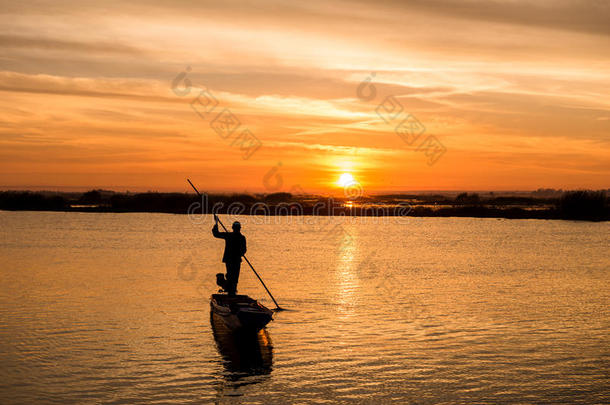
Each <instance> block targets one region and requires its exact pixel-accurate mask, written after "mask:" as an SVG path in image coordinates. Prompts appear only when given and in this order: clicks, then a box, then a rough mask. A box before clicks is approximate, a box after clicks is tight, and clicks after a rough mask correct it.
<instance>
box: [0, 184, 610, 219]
mask: <svg viewBox="0 0 610 405" xmlns="http://www.w3.org/2000/svg"><path fill="white" fill-rule="evenodd" d="M547 194H548V193H547ZM355 202H356V204H352V202H350V203H349V204H348V202H347V201H346V199H329V198H327V197H322V196H294V195H292V194H290V193H271V194H231V195H227V194H209V195H207V196H206V200H205V201H202V200H201V199H200V198H199V197H196V196H194V195H193V194H187V193H157V192H147V193H115V192H112V191H106V190H91V191H87V192H85V193H51V192H30V191H23V192H17V191H3V192H0V209H2V210H12V211H18V210H34V211H88V212H162V213H176V214H184V213H187V212H190V213H195V214H201V213H210V212H212V209H215V210H216V212H218V213H221V214H222V213H227V212H231V213H233V214H245V215H247V214H257V215H356V216H383V215H409V216H421V217H429V216H437V217H489V218H541V219H571V220H590V221H604V220H610V207H609V204H610V201H609V199H608V197H607V196H606V192H605V191H591V190H579V191H564V192H562V193H561V194H560V196H559V197H554V198H535V197H524V196H497V195H495V194H493V193H489V194H485V195H480V194H478V193H460V194H458V195H457V196H455V197H454V198H452V197H449V196H444V195H441V194H432V195H430V194H428V195H416V194H387V195H378V196H369V197H362V198H360V199H358V200H357V201H355ZM396 206H401V207H402V208H401V209H400V210H392V209H388V207H396ZM407 207H408V209H407Z"/></svg>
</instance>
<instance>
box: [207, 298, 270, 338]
mask: <svg viewBox="0 0 610 405" xmlns="http://www.w3.org/2000/svg"><path fill="white" fill-rule="evenodd" d="M210 308H211V311H212V312H213V313H214V314H216V315H217V316H218V317H219V318H220V319H221V320H222V321H223V322H224V324H225V325H226V326H227V327H228V328H229V329H231V330H249V331H254V332H257V331H259V330H261V329H262V328H264V327H265V326H266V325H267V324H268V323H269V322H270V321H271V320H272V319H273V311H271V310H270V309H269V308H267V307H265V306H263V305H261V304H260V303H259V302H258V301H256V300H254V299H252V298H250V297H248V296H247V295H235V296H229V295H226V294H212V297H211V299H210Z"/></svg>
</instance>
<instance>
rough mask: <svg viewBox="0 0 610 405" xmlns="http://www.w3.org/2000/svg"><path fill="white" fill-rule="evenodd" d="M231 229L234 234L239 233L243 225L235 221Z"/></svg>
mask: <svg viewBox="0 0 610 405" xmlns="http://www.w3.org/2000/svg"><path fill="white" fill-rule="evenodd" d="M231 228H233V232H239V231H241V224H240V223H239V221H235V222H233V225H232V226H231Z"/></svg>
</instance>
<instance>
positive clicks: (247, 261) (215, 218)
mask: <svg viewBox="0 0 610 405" xmlns="http://www.w3.org/2000/svg"><path fill="white" fill-rule="evenodd" d="M186 181H188V182H189V184H190V185H191V187H193V190H195V192H196V193H197V195H198V196H199V197H201V193H200V192H199V190H197V187H195V185H194V184H193V183H192V182H191V180H189V179H186ZM214 220H216V222H218V223H220V225H221V226H222V229H224V230H225V232H229V231H228V230H227V228H226V227H225V225H224V224H223V223H222V221H221V220H220V218H218V217H217V216H216V214H214ZM243 257H244V259H245V260H246V263H248V265H249V266H250V268H251V269H252V271H253V272H254V274H256V277H258V280H259V281H260V282H261V284H262V285H263V287H265V290H266V291H267V294H269V296H270V297H271V299H272V300H273V303H274V304H275V306H276V310H282V309H283V308H280V306H279V304H278V303H277V301H276V300H275V298H273V294H271V291H269V289H268V288H267V286H266V285H265V282H264V281H263V279H262V278H261V276H259V275H258V273H257V271H256V270H254V266H252V263H250V260H248V258H247V257H246V255H243Z"/></svg>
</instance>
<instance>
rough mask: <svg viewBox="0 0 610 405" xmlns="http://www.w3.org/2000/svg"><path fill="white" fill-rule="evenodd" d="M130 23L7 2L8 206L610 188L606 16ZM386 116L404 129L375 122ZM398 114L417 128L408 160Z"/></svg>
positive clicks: (577, 11)
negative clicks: (176, 195)
mask: <svg viewBox="0 0 610 405" xmlns="http://www.w3.org/2000/svg"><path fill="white" fill-rule="evenodd" d="M124 3H125V2H120V1H104V2H100V3H99V5H95V4H94V2H82V1H55V2H44V3H43V4H39V2H32V1H21V2H4V1H3V2H2V7H1V8H0V13H1V14H0V22H1V24H0V48H2V53H1V54H0V92H1V94H2V97H1V98H0V188H2V189H6V188H12V189H15V188H23V189H26V188H30V189H40V188H44V189H55V190H57V189H63V190H69V189H90V188H107V189H114V190H126V189H127V190H132V191H138V190H160V191H168V190H176V191H187V190H188V191H190V190H189V186H188V184H187V183H186V182H185V180H184V179H185V177H191V178H192V179H193V180H194V181H195V182H196V183H197V184H198V185H199V186H200V188H201V189H203V190H209V191H218V190H224V191H229V190H231V191H240V192H241V191H268V192H271V191H280V190H282V191H290V190H292V189H295V188H296V189H301V190H303V191H305V192H320V191H322V192H326V191H331V190H332V187H336V181H337V179H338V177H339V175H340V174H341V173H344V172H349V173H351V174H352V175H353V176H354V178H355V179H356V180H357V181H359V182H360V183H361V184H362V187H363V189H364V190H365V192H371V193H373V192H380V191H390V190H394V191H398V190H484V189H487V190H507V189H520V190H524V189H536V188H538V187H554V188H564V189H566V188H583V187H584V188H608V187H610V181H609V179H610V80H609V78H610V52H608V50H610V24H608V21H610V3H607V2H602V1H594V0H591V1H571V0H555V1H546V0H540V1H536V2H531V1H524V0H511V1H508V0H507V1H486V0H485V1H483V0H480V1H479V0H426V1H424V0H415V1H411V0H405V1H335V0H329V1H318V0H310V1H307V2H286V1H256V2H233V1H221V2H219V1H169V0H156V1H146V2H143V1H131V2H129V4H128V5H127V4H124ZM102 4H103V6H102ZM187 66H190V68H191V70H190V72H188V74H187V76H186V78H187V79H188V80H190V83H191V87H190V91H187V90H184V88H183V85H184V81H182V80H178V79H181V77H179V78H178V79H177V80H178V81H180V82H181V83H182V84H180V86H179V87H178V88H176V89H175V91H173V90H172V81H173V80H174V79H175V78H176V77H177V76H178V75H179V74H180V73H181V72H185V69H186V67H187ZM373 72H374V74H375V76H374V78H372V82H371V83H373V85H374V86H375V89H376V94H375V97H362V98H359V97H358V96H357V89H358V86H359V84H360V83H361V82H362V81H363V80H365V79H366V78H367V77H371V73H373ZM202 89H207V90H208V91H209V93H210V94H212V95H213V96H214V97H215V98H216V100H217V102H218V105H217V106H216V108H215V110H214V111H212V112H211V113H209V114H208V116H207V117H201V116H199V115H198V114H197V113H196V112H195V111H194V110H193V109H192V108H191V104H190V103H191V101H192V100H193V99H194V98H195V97H197V95H199V94H200V93H201V91H202ZM182 90H184V93H188V94H185V95H179V94H182V93H181V91H182ZM367 90H368V88H367ZM176 93H178V94H176ZM362 94H363V93H361V95H362ZM366 94H367V95H368V94H369V93H368V92H367V93H366ZM389 96H393V97H394V98H393V99H390V100H394V101H395V102H398V103H400V105H402V107H403V111H402V114H401V115H398V116H397V117H396V118H395V119H394V120H391V119H390V120H388V122H385V121H384V119H383V118H382V117H381V116H380V115H378V113H377V111H383V109H379V108H378V106H379V105H380V103H382V102H383V101H384V100H386V97H389ZM386 106H387V104H386ZM225 108H226V109H228V111H230V112H231V113H232V114H234V116H235V117H237V119H238V120H239V121H240V124H241V125H240V126H239V127H238V128H237V129H236V131H235V132H234V133H233V134H231V135H229V136H228V137H227V139H223V138H222V137H221V136H219V134H218V133H216V132H215V131H214V129H213V128H212V127H211V122H212V120H213V119H214V118H215V117H216V116H217V115H218V113H220V112H221V111H223V110H224V109H225ZM407 114H410V116H412V117H416V119H417V120H418V121H419V122H420V123H421V124H422V125H423V128H425V132H423V134H421V135H420V136H419V137H418V138H417V139H415V140H414V141H413V142H412V143H411V144H410V145H409V144H407V142H405V141H404V140H403V139H401V137H399V136H398V135H397V134H396V132H395V127H396V125H397V124H398V123H399V122H400V121H402V119H404V118H405V117H407ZM386 116H387V115H386ZM217 122H218V121H217ZM246 129H247V130H249V131H250V133H251V134H253V135H254V136H255V137H256V138H257V139H258V140H259V141H260V144H261V147H260V148H259V149H258V150H256V152H255V153H254V154H252V155H251V156H250V157H249V158H248V159H244V150H240V148H239V147H237V146H236V143H238V142H236V141H235V139H236V138H237V136H238V135H240V134H241V133H242V132H243V131H244V130H246ZM430 139H431V140H435V141H437V142H440V144H441V145H442V148H443V149H444V150H445V153H444V154H442V156H440V157H439V158H438V160H436V161H435V162H433V164H429V163H431V162H430V156H428V155H427V154H426V151H428V152H430V149H425V145H426V143H425V141H426V140H430ZM422 149H423V150H422ZM435 159H436V158H435ZM435 159H433V160H435ZM274 167H276V171H272V170H273V168H274ZM276 174H279V176H280V177H279V178H281V184H280V183H278V181H277V180H278V177H277V176H276Z"/></svg>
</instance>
